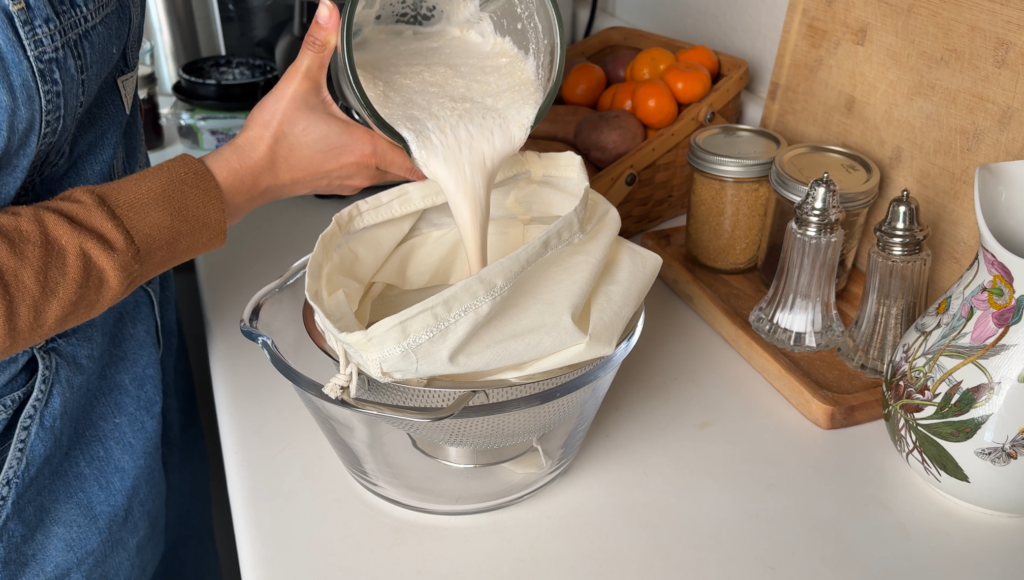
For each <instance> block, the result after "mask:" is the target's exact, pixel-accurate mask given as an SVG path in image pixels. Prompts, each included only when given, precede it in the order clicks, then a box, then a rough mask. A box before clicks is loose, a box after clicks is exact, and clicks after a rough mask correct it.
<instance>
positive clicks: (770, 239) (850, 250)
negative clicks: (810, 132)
mask: <svg viewBox="0 0 1024 580" xmlns="http://www.w3.org/2000/svg"><path fill="white" fill-rule="evenodd" d="M823 171H827V172H828V173H829V175H830V176H831V177H832V179H834V180H835V182H836V184H837V185H838V187H839V201H840V203H841V204H842V206H843V210H844V211H845V216H844V217H843V220H842V222H840V224H839V226H840V227H841V228H842V229H843V231H844V232H845V235H844V236H843V247H842V251H841V253H840V255H839V269H838V272H836V292H837V293H838V292H840V291H841V290H842V289H843V288H845V287H846V282H847V281H848V280H849V279H850V270H851V269H852V268H853V259H854V257H855V256H856V254H857V246H858V244H859V242H860V237H861V234H862V233H863V231H864V222H865V220H867V217H868V210H869V209H870V208H871V204H872V203H874V201H875V198H877V197H878V181H879V171H878V166H877V165H875V164H874V162H872V161H871V160H870V159H868V158H867V157H864V156H863V155H860V154H859V153H856V152H854V151H850V150H848V149H842V148H840V147H832V146H826V145H806V144H804V145H791V146H789V147H786V148H785V149H783V150H780V151H779V153H778V155H777V156H776V157H775V162H774V164H773V166H772V168H771V173H770V175H769V179H770V181H771V185H772V189H774V190H775V195H772V196H771V200H770V201H769V202H768V208H767V211H766V219H765V220H764V229H763V230H762V233H761V242H760V244H759V248H760V249H759V250H758V256H757V269H758V271H759V273H760V275H761V281H762V282H764V284H765V285H766V286H771V285H772V280H774V279H775V272H776V270H777V269H778V267H779V256H780V254H781V253H782V240H783V238H784V237H785V235H786V226H787V224H789V222H790V220H792V219H793V218H794V217H796V212H795V211H794V206H795V205H796V203H797V202H798V201H800V199H801V197H802V196H803V194H804V192H806V190H807V185H808V184H809V183H810V182H811V180H813V179H815V178H816V177H818V176H819V175H821V173H822V172H823Z"/></svg>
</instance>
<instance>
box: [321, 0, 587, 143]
mask: <svg viewBox="0 0 1024 580" xmlns="http://www.w3.org/2000/svg"><path fill="white" fill-rule="evenodd" d="M462 2H463V3H470V2H472V3H473V4H476V3H478V4H479V12H480V13H481V14H483V15H486V16H487V17H489V18H490V20H491V24H492V25H493V27H494V31H495V33H497V34H498V35H500V36H503V37H505V38H507V39H509V40H510V41H511V42H512V44H513V45H514V46H515V47H516V48H517V49H518V50H520V51H521V52H522V53H523V54H525V55H526V56H527V57H528V58H529V59H530V60H531V62H532V63H533V68H534V71H533V72H534V74H535V75H536V78H537V79H538V81H539V82H540V86H541V87H542V88H543V90H544V99H543V101H542V103H541V105H540V107H539V109H538V110H537V114H536V117H535V119H534V122H533V124H534V125H536V124H537V123H538V122H540V120H541V119H542V118H543V117H544V115H545V114H546V113H547V111H548V109H549V108H550V107H551V105H552V103H554V101H555V97H556V96H557V95H558V89H559V80H560V79H561V78H562V69H563V67H564V60H565V48H566V43H567V39H566V38H565V37H564V32H563V28H562V17H561V15H560V13H559V11H558V6H557V4H556V3H555V2H554V1H553V0H462ZM458 3H460V2H459V1H458V0H454V1H453V0H447V1H445V0H354V1H351V2H347V3H346V4H345V6H344V7H343V8H342V20H341V39H340V42H339V43H338V48H337V53H336V54H335V58H334V60H333V61H332V63H331V77H332V79H333V81H334V86H335V89H336V91H337V93H338V94H339V95H340V96H341V98H342V99H344V101H345V104H347V105H348V107H349V108H351V109H352V110H353V111H354V112H355V114H356V115H357V117H358V120H359V121H361V122H362V123H364V124H366V125H368V126H369V127H371V128H372V129H374V130H376V131H377V132H379V133H381V134H382V135H384V136H385V137H387V138H389V139H391V140H392V141H394V142H395V143H397V144H398V145H400V146H401V147H402V148H404V149H405V150H406V152H408V153H409V154H410V155H411V154H412V151H411V149H410V147H409V144H408V143H407V141H406V139H405V138H404V137H403V136H402V135H401V134H400V133H399V131H398V130H397V129H395V127H393V126H392V125H391V124H390V123H389V122H388V121H387V119H385V118H384V116H383V115H382V114H381V113H380V111H379V110H378V109H377V108H376V107H374V105H373V103H372V102H371V101H370V98H369V96H367V92H366V89H365V88H364V85H363V82H362V81H361V80H360V78H359V72H358V70H357V68H356V54H355V53H356V51H355V48H354V44H355V43H357V41H358V40H359V38H360V36H361V35H362V34H364V32H366V27H370V26H372V27H394V26H415V27H425V28H430V27H434V26H437V25H438V24H440V23H441V22H443V21H444V18H445V13H444V11H445V8H446V7H447V6H451V5H454V4H458ZM452 82H457V81H456V80H455V79H453V81H452Z"/></svg>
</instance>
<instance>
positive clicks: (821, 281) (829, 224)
mask: <svg viewBox="0 0 1024 580" xmlns="http://www.w3.org/2000/svg"><path fill="white" fill-rule="evenodd" d="M795 212H796V217H795V218H793V219H792V220H790V222H789V224H788V225H787V226H786V234H785V238H784V239H783V242H782V255H781V257H780V259H779V269H778V272H777V274H776V275H775V280H774V281H773V282H772V287H771V288H770V289H769V290H768V294H767V295H766V296H765V297H764V298H762V299H761V302H759V303H758V305H757V306H756V307H755V308H754V310H753V312H751V313H750V325H751V326H752V327H753V329H754V331H756V332H757V333H758V334H759V335H761V337H762V338H764V339H765V340H767V341H768V342H769V343H771V344H773V345H775V346H777V347H779V348H784V349H786V350H791V351H805V352H809V351H817V350H828V349H830V348H833V347H835V346H836V344H838V343H839V339H840V338H842V336H843V323H842V321H841V320H839V311H838V310H836V297H835V294H836V272H837V269H838V267H839V253H840V251H841V250H842V245H843V230H842V228H840V227H839V222H840V221H842V219H843V214H844V212H843V208H842V206H841V205H840V203H839V189H838V187H837V186H836V183H835V181H832V179H831V178H830V177H829V175H828V172H825V173H822V174H821V177H820V178H818V179H815V180H813V181H811V183H810V185H808V186H807V193H806V194H805V195H804V197H803V199H801V200H800V202H799V203H797V204H796V208H795Z"/></svg>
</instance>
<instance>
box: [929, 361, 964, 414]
mask: <svg viewBox="0 0 1024 580" xmlns="http://www.w3.org/2000/svg"><path fill="white" fill-rule="evenodd" d="M943 372H945V371H943ZM962 383H963V381H960V382H958V383H955V384H954V385H953V386H951V387H950V388H948V389H946V392H945V393H942V398H941V399H939V401H938V403H939V404H938V406H936V407H935V412H934V413H932V414H931V415H929V416H927V417H924V418H922V419H921V420H922V421H927V420H929V419H949V418H952V417H958V416H959V415H953V414H951V413H954V412H956V411H958V410H959V409H960V406H961V405H957V406H955V407H954V406H953V397H955V396H956V394H957V393H959V392H960V385H961V384H962ZM969 408H970V407H968V409H969ZM966 412H967V411H964V412H963V413H960V415H963V414H964V413H966Z"/></svg>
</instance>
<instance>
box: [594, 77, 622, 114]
mask: <svg viewBox="0 0 1024 580" xmlns="http://www.w3.org/2000/svg"><path fill="white" fill-rule="evenodd" d="M621 86H622V83H617V84H614V85H612V86H610V87H608V88H607V89H605V90H604V92H603V93H601V98H599V99H597V107H595V108H596V109H597V112H598V113H602V112H604V111H607V110H608V109H610V108H611V107H612V97H614V96H615V89H617V88H619V87H621Z"/></svg>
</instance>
